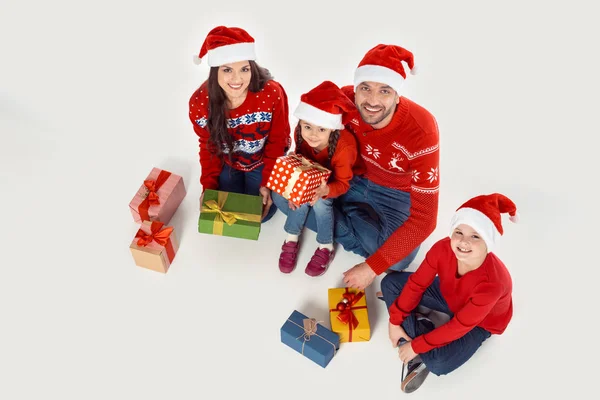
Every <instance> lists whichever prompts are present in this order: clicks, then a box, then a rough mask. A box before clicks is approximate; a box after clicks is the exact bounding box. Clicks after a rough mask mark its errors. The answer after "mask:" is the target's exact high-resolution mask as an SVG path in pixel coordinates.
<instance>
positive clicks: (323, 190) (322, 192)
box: [310, 178, 329, 206]
mask: <svg viewBox="0 0 600 400" xmlns="http://www.w3.org/2000/svg"><path fill="white" fill-rule="evenodd" d="M328 194H329V185H328V184H327V181H326V180H325V178H322V179H321V186H319V187H318V188H317V190H316V191H315V196H314V197H313V199H312V200H311V201H310V205H311V206H314V205H315V204H316V203H317V201H318V200H319V199H321V198H323V197H325V196H327V195H328Z"/></svg>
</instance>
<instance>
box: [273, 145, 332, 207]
mask: <svg viewBox="0 0 600 400" xmlns="http://www.w3.org/2000/svg"><path fill="white" fill-rule="evenodd" d="M289 158H291V159H294V160H296V161H298V162H299V163H300V164H301V165H298V166H295V167H292V168H293V169H294V171H293V172H292V174H291V175H290V179H289V180H288V183H287V185H286V187H285V190H284V191H283V193H282V196H283V197H284V198H286V199H288V200H289V199H290V196H291V194H292V190H293V189H294V186H295V185H296V183H297V182H298V179H299V178H300V175H301V174H302V172H305V171H309V170H311V169H315V170H317V171H319V172H321V173H324V174H328V173H330V172H331V171H329V170H328V169H327V168H324V167H322V166H321V165H319V164H317V163H312V162H310V161H309V160H307V159H306V158H304V157H302V156H301V155H298V154H290V155H289Z"/></svg>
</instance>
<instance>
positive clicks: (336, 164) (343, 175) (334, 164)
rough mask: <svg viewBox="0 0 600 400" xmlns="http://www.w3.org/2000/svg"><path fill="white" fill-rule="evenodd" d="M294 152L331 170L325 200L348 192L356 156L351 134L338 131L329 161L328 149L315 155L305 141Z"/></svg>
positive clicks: (345, 131) (353, 139)
mask: <svg viewBox="0 0 600 400" xmlns="http://www.w3.org/2000/svg"><path fill="white" fill-rule="evenodd" d="M296 152H297V153H299V154H302V155H303V156H304V157H306V158H308V159H309V160H312V161H314V162H316V163H318V164H320V165H322V166H324V167H325V168H327V169H329V170H331V176H330V177H329V182H327V185H328V186H329V194H328V195H327V197H326V198H328V199H331V198H335V197H338V196H341V195H343V194H344V193H346V192H347V191H348V189H349V188H350V180H351V179H352V177H353V176H354V175H353V173H352V167H353V166H354V163H355V162H356V157H357V155H358V154H357V150H356V139H355V138H354V135H352V133H350V132H348V131H347V130H345V129H344V130H341V131H340V137H339V138H338V142H337V145H336V146H335V151H334V152H333V157H331V160H329V147H326V148H325V149H323V150H321V151H320V152H318V153H315V151H314V150H313V148H312V147H310V145H309V144H308V143H306V141H302V143H301V144H300V149H296Z"/></svg>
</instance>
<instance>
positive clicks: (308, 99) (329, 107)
mask: <svg viewBox="0 0 600 400" xmlns="http://www.w3.org/2000/svg"><path fill="white" fill-rule="evenodd" d="M355 109H356V106H355V105H354V103H352V102H351V101H350V99H348V97H347V96H346V95H345V94H344V92H342V90H341V89H340V88H339V87H337V86H336V85H335V83H333V82H330V81H325V82H323V83H321V84H320V85H319V86H317V87H315V88H314V89H312V90H311V91H309V92H308V93H305V94H303V95H302V96H300V104H298V107H296V111H294V116H295V117H296V118H298V119H301V120H303V121H306V122H308V123H310V124H314V125H317V126H321V127H323V128H327V129H344V123H343V116H344V115H345V114H346V113H348V112H350V111H352V110H355Z"/></svg>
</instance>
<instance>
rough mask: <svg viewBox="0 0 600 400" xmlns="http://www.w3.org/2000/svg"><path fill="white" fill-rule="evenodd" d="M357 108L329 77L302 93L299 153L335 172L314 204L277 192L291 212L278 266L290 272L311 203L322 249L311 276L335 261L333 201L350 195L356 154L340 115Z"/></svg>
mask: <svg viewBox="0 0 600 400" xmlns="http://www.w3.org/2000/svg"><path fill="white" fill-rule="evenodd" d="M351 111H356V107H355V106H354V104H352V102H351V101H350V100H349V99H348V98H347V97H346V96H345V95H344V93H343V92H342V91H341V90H340V89H339V88H338V87H337V86H336V85H335V84H334V83H332V82H329V81H325V82H323V83H321V84H320V85H319V86H317V87H316V88H314V89H312V90H311V91H310V92H308V93H306V94H303V95H302V96H301V97H300V104H299V105H298V108H296V111H295V112H294V116H295V117H297V118H298V120H299V121H298V125H297V126H296V129H295V140H296V153H298V154H300V155H302V156H303V157H306V158H307V159H309V160H312V161H315V162H317V163H319V164H321V165H322V166H324V167H326V168H328V169H330V170H331V171H332V174H331V177H330V178H329V182H325V180H323V182H322V184H321V186H320V187H319V188H318V189H317V192H316V194H315V196H314V198H313V199H312V201H311V202H310V204H304V205H302V206H298V205H296V204H294V203H292V202H291V201H288V200H286V199H284V198H283V197H282V196H280V195H278V194H277V193H273V201H274V202H275V205H276V206H277V207H278V208H279V209H280V210H282V211H283V212H284V213H285V214H287V220H286V223H285V226H284V229H285V231H286V232H287V233H288V237H287V239H286V240H285V241H284V243H283V246H282V248H281V255H280V256H279V269H280V271H281V272H283V273H290V272H292V271H293V270H294V268H295V267H296V259H297V255H298V250H299V245H300V241H299V236H300V233H301V231H302V229H303V228H304V224H305V222H306V218H307V215H308V212H309V207H312V208H313V210H314V214H315V218H316V225H317V242H318V243H319V247H318V248H317V250H316V251H315V254H314V255H313V256H312V258H311V260H310V262H309V263H308V265H307V266H306V269H305V272H306V273H307V274H308V275H310V276H319V275H322V274H323V273H324V272H325V271H326V270H327V267H328V266H329V264H330V263H331V260H332V259H333V255H334V249H333V222H334V221H333V208H332V204H333V199H334V198H336V197H338V196H340V195H342V194H344V193H346V191H348V188H349V187H350V184H349V182H350V180H351V179H352V166H353V165H354V163H355V161H356V157H357V149H356V140H355V139H354V136H353V135H352V134H351V133H350V132H348V131H346V130H344V125H343V124H342V117H343V116H344V117H348V114H347V113H349V112H351Z"/></svg>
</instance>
